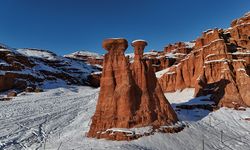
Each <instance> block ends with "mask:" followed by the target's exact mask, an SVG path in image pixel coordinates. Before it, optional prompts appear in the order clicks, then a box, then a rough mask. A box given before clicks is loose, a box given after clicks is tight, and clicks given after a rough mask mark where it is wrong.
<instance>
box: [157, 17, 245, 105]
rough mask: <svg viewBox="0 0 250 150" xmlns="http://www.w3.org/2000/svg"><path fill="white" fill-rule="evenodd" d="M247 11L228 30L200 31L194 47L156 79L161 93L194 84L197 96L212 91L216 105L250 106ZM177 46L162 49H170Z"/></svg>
mask: <svg viewBox="0 0 250 150" xmlns="http://www.w3.org/2000/svg"><path fill="white" fill-rule="evenodd" d="M249 23H250V14H249V13H248V14H246V15H245V16H244V17H242V18H240V19H236V20H235V21H233V22H232V24H231V27H230V28H229V29H227V30H222V29H213V30H212V29H210V30H208V31H205V32H203V34H202V36H201V37H199V38H198V39H197V40H196V42H195V46H194V47H193V48H192V49H191V51H190V53H188V54H187V55H186V56H185V57H184V58H181V60H177V61H176V64H175V65H173V66H171V67H170V68H168V71H167V72H166V73H165V74H164V75H163V76H161V77H160V78H159V79H158V80H159V83H160V84H161V87H162V89H163V91H164V92H171V91H175V90H182V89H184V88H188V87H195V91H196V92H195V94H196V96H199V95H206V94H212V95H213V96H212V99H213V100H214V101H215V102H216V103H217V104H218V106H226V107H239V106H250V105H249V102H250V95H249V93H250V92H249V89H250V88H249V84H248V83H249V82H250V78H249V75H250V38H249V37H250V24H249ZM175 48H176V46H170V47H168V48H165V50H164V51H165V52H170V51H173V49H175Z"/></svg>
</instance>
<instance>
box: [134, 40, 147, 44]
mask: <svg viewBox="0 0 250 150" xmlns="http://www.w3.org/2000/svg"><path fill="white" fill-rule="evenodd" d="M135 42H146V43H147V41H146V40H142V39H137V40H134V41H132V43H135Z"/></svg>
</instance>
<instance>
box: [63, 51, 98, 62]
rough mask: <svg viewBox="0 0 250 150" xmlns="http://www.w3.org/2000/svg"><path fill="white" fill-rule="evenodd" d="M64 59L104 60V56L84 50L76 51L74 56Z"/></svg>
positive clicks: (69, 55)
mask: <svg viewBox="0 0 250 150" xmlns="http://www.w3.org/2000/svg"><path fill="white" fill-rule="evenodd" d="M64 57H66V58H74V59H79V60H86V59H87V58H96V59H102V57H103V56H102V55H100V54H98V53H95V52H90V51H84V50H82V51H76V52H74V53H72V54H67V55H64Z"/></svg>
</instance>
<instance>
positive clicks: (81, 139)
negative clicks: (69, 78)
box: [0, 85, 250, 150]
mask: <svg viewBox="0 0 250 150" xmlns="http://www.w3.org/2000/svg"><path fill="white" fill-rule="evenodd" d="M48 86H49V85H48ZM98 92H99V89H91V88H90V87H84V86H83V87H81V86H65V87H62V88H57V89H51V90H46V92H43V93H38V94H35V93H31V94H25V95H19V96H18V97H16V98H15V99H13V100H12V101H4V102H1V101H0V108H1V109H0V143H1V144H0V149H44V148H45V149H61V150H62V149H65V150H67V149H96V150H97V149H98V150H100V149H108V150H112V149H114V150H116V149H124V150H126V149H135V150H141V149H147V150H155V149H159V150H161V149H164V150H165V149H168V150H200V149H203V141H204V146H205V148H204V149H209V150H210V149H211V150H213V149H225V150H230V149H234V150H236V149H237V150H249V149H250V145H249V140H250V122H249V121H246V120H244V118H247V117H248V118H249V117H250V109H247V110H246V111H236V110H232V109H226V108H222V109H220V110H218V111H215V112H212V113H209V114H208V113H206V115H200V116H198V118H199V119H197V120H193V117H194V116H193V113H192V112H191V111H190V112H189V111H188V110H186V112H181V113H180V114H178V116H179V117H180V118H183V117H182V115H186V116H187V115H191V116H192V117H190V120H189V119H188V118H189V117H186V120H184V121H185V122H186V124H188V127H186V128H185V129H184V130H183V131H182V132H180V133H176V134H162V133H156V134H154V135H152V136H148V137H143V138H140V139H138V140H134V141H130V142H127V141H120V142H117V141H107V140H104V139H100V140H97V139H93V138H87V137H86V136H85V133H86V132H87V131H88V129H89V125H90V119H91V116H92V115H93V113H94V111H95V106H96V101H97V98H98ZM176 95H178V97H176ZM192 95H193V89H187V90H184V91H182V92H180V91H178V92H176V93H171V94H166V96H167V98H168V99H169V101H170V102H171V103H172V104H173V105H176V104H182V103H189V102H190V101H191V102H195V101H198V103H200V102H201V101H199V100H193V97H192ZM181 96H182V97H181ZM201 99H202V98H201ZM200 111H201V110H200ZM197 114H198V115H199V113H197ZM221 135H222V141H221ZM45 141H46V142H45ZM45 143H46V144H45Z"/></svg>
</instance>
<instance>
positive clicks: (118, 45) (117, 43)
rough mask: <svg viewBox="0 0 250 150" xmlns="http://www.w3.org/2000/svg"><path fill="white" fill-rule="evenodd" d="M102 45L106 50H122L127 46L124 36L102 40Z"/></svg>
mask: <svg viewBox="0 0 250 150" xmlns="http://www.w3.org/2000/svg"><path fill="white" fill-rule="evenodd" d="M102 47H103V48H104V49H105V50H107V51H111V50H118V51H120V50H121V51H123V52H124V51H125V50H126V49H127V48H128V41H127V40H126V39H124V38H109V39H105V40H104V41H103V43H102Z"/></svg>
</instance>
